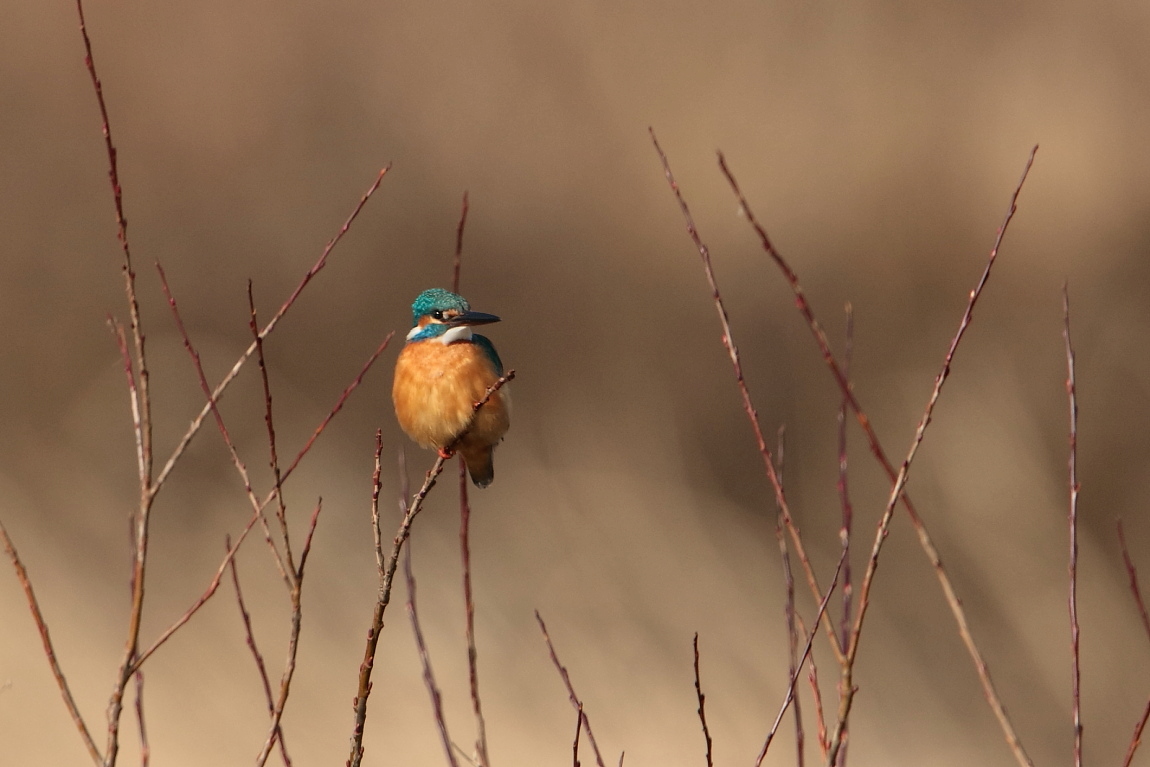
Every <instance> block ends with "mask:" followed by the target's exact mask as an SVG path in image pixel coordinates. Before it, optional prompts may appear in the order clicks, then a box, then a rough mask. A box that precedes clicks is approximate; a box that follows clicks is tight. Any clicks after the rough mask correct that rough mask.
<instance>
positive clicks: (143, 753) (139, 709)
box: [135, 671, 152, 767]
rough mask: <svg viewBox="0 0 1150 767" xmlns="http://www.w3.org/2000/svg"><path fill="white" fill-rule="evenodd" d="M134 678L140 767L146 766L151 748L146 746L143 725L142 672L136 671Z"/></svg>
mask: <svg viewBox="0 0 1150 767" xmlns="http://www.w3.org/2000/svg"><path fill="white" fill-rule="evenodd" d="M135 679H136V727H137V728H138V729H139V731H140V767H148V762H149V761H150V760H151V757H152V749H151V748H150V747H149V746H148V728H147V727H146V726H145V725H144V673H143V672H142V671H137V672H136V673H135Z"/></svg>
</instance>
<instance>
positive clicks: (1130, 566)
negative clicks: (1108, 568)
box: [1118, 519, 1150, 639]
mask: <svg viewBox="0 0 1150 767" xmlns="http://www.w3.org/2000/svg"><path fill="white" fill-rule="evenodd" d="M1118 544H1119V545H1120V546H1121V547H1122V561H1123V562H1124V563H1126V574H1127V576H1128V577H1129V578H1130V593H1131V594H1133V595H1134V604H1135V605H1137V607H1138V615H1139V617H1141V618H1142V627H1143V628H1144V629H1146V638H1147V639H1150V614H1147V612H1146V603H1145V602H1143V601H1142V590H1141V589H1140V588H1138V570H1137V569H1135V567H1134V560H1133V559H1131V558H1130V549H1128V548H1127V547H1126V534H1125V532H1123V530H1122V520H1121V519H1119V520H1118Z"/></svg>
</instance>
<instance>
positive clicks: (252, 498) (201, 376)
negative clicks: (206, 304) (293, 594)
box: [156, 261, 293, 590]
mask: <svg viewBox="0 0 1150 767" xmlns="http://www.w3.org/2000/svg"><path fill="white" fill-rule="evenodd" d="M156 272H157V273H158V274H159V275H160V287H161V288H162V289H163V291H164V298H166V299H167V300H168V306H169V307H170V308H171V310H172V316H173V318H174V319H175V322H176V329H177V330H178V331H179V333H180V337H181V338H183V340H184V348H185V349H187V351H188V354H189V355H190V356H191V358H192V365H193V367H195V369H196V378H197V379H198V380H199V382H200V388H201V389H202V390H203V392H204V396H206V397H207V399H208V405H209V407H211V409H212V416H213V417H214V418H215V421H216V427H217V428H218V429H219V430H220V436H222V437H223V438H224V445H225V447H227V449H228V455H229V456H230V457H231V459H232V465H233V466H235V467H236V472H238V473H239V475H240V480H241V481H242V482H243V483H244V493H245V494H246V495H247V497H248V502H249V503H251V505H252V510H253V511H254V512H255V514H256V517H258V518H259V522H260V527H262V528H263V531H264V540H265V541H266V542H267V544H268V548H269V549H271V552H272V558H273V559H274V560H275V563H276V569H278V570H279V573H280V577H281V578H283V580H284V584H285V585H286V586H287V588H288V589H289V590H290V589H291V588H292V586H293V584H292V579H293V571H292V570H290V569H288V568H287V567H286V566H285V564H284V560H283V556H282V555H281V554H280V550H279V547H278V546H276V543H275V541H274V540H273V539H272V532H271V528H270V527H268V520H267V517H266V516H264V505H265V504H261V503H260V501H259V499H258V498H256V493H255V490H253V489H252V482H251V477H250V476H249V475H248V469H247V467H246V466H245V465H244V462H243V460H242V459H241V458H240V454H239V451H238V450H236V446H235V443H234V442H232V436H231V434H229V433H228V427H227V426H226V425H225V424H224V417H223V415H221V414H220V408H219V406H218V405H217V403H216V401H215V400H214V399H212V389H211V386H210V385H209V384H208V377H207V375H205V373H204V366H203V364H202V363H201V361H200V353H199V352H197V351H196V348H195V347H194V346H193V345H192V339H191V337H190V336H189V335H188V330H187V328H185V327H184V320H183V318H182V317H181V316H180V309H179V307H178V306H177V305H176V299H175V297H174V296H173V295H172V290H171V288H170V287H169V286H168V277H167V275H166V274H164V267H163V266H161V265H160V262H159V261H157V262H156Z"/></svg>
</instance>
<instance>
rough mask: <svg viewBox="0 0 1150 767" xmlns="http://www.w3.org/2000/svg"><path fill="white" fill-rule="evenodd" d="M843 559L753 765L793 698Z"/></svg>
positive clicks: (759, 762) (758, 765) (763, 756)
mask: <svg viewBox="0 0 1150 767" xmlns="http://www.w3.org/2000/svg"><path fill="white" fill-rule="evenodd" d="M845 561H846V557H845V556H840V557H839V564H838V566H837V567H836V568H835V574H834V577H833V578H831V585H830V586H829V587H828V588H827V593H826V595H825V596H824V597H823V598H822V599H821V600H820V601H819V611H818V612H817V613H815V625H813V626H811V630H810V631H809V632H808V633H807V644H806V647H804V648H803V654H802V655H801V656H800V657H799V663H798V667H797V668H795V671H794V673H792V674H791V680H790V683H789V684H788V685H787V694H786V695H785V696H784V697H783V705H782V706H781V707H780V708H779V713H778V715H777V716H775V721H774V724H772V725H771V730H770V732H768V733H767V739H766V741H765V742H764V743H763V748H762V750H761V751H759V756H758V758H757V759H756V760H755V767H761V765H762V763H763V760H764V759H766V758H767V750H768V749H769V748H770V747H771V741H772V740H774V738H775V733H776V732H777V731H778V729H779V723H780V722H782V721H783V715H784V714H786V713H787V707H788V706H790V705H791V702H792V701H793V700H794V699H795V684H796V683H798V681H799V674H800V673H801V672H802V670H803V664H804V663H806V660H807V658H808V657H809V656H810V654H811V645H813V644H814V641H815V636H816V635H817V634H818V631H819V623H821V622H822V619H823V614H824V613H826V611H827V605H828V604H829V603H830V601H831V594H833V593H834V590H835V586H836V585H837V584H838V581H839V574H840V573H841V572H842V569H843V562H845ZM833 763H834V762H833V761H831V762H828V764H833Z"/></svg>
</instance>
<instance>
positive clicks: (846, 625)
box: [838, 302, 855, 764]
mask: <svg viewBox="0 0 1150 767" xmlns="http://www.w3.org/2000/svg"><path fill="white" fill-rule="evenodd" d="M845 313H846V318H847V320H846V345H845V347H844V348H843V375H844V377H845V378H846V380H847V386H848V387H850V386H851V383H850V375H851V353H852V351H853V348H854V329H855V315H854V309H853V308H852V307H851V305H850V303H849V302H848V303H847V305H846V308H845ZM848 408H849V403H848V402H847V398H846V396H843V399H842V404H840V405H839V414H838V427H839V480H838V491H839V501H840V502H841V504H842V507H843V522H842V527H841V528H840V529H839V538H840V540H841V541H842V547H843V551H845V552H846V561H845V562H844V563H843V582H842V592H843V616H842V623H841V625H840V628H839V631H840V634H841V636H842V643H843V646H844V647H845V646H846V645H847V643H848V642H850V623H851V598H852V597H853V596H854V584H852V583H851V554H850V551H851V530H852V528H853V522H854V509H853V507H852V506H851V496H850V489H849V487H848V485H847V409H848ZM845 762H846V760H845V759H840V760H839V763H840V764H845Z"/></svg>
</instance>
